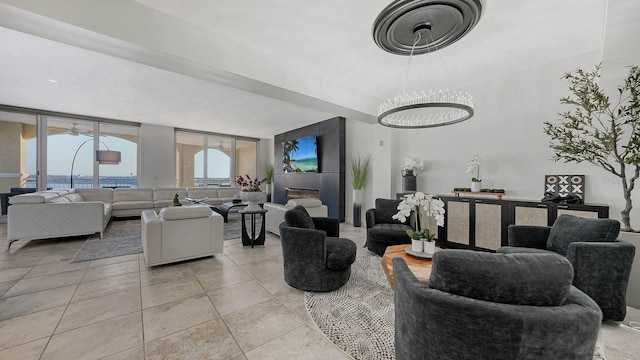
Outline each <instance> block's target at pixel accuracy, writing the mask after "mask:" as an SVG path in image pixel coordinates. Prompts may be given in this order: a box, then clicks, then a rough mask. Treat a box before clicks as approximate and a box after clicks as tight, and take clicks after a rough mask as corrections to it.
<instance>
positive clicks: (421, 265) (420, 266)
mask: <svg viewBox="0 0 640 360" xmlns="http://www.w3.org/2000/svg"><path fill="white" fill-rule="evenodd" d="M410 246H411V244H402V245H392V246H387V250H386V251H385V252H384V255H383V256H382V260H381V262H382V268H383V269H384V273H385V274H386V275H387V279H388V280H389V284H390V285H391V288H392V289H393V258H396V257H400V258H403V259H404V261H405V262H406V263H407V266H408V267H409V270H411V272H412V273H413V275H415V277H416V278H417V279H418V280H420V281H424V280H428V279H429V276H430V275H431V259H424V258H419V257H415V256H412V255H409V254H407V252H406V251H404V249H405V248H406V247H410ZM438 250H440V249H439V248H436V251H438Z"/></svg>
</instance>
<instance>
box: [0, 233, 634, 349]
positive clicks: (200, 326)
mask: <svg viewBox="0 0 640 360" xmlns="http://www.w3.org/2000/svg"><path fill="white" fill-rule="evenodd" d="M341 231H342V233H341V234H342V236H344V237H347V238H350V239H353V240H354V241H355V242H356V244H358V254H359V255H364V254H370V253H369V252H368V250H366V249H363V248H362V244H363V243H364V238H365V230H364V228H353V227H352V226H351V225H349V224H342V228H341ZM6 232H7V225H6V224H0V244H1V245H2V249H3V250H4V244H5V242H6V238H7V234H6ZM267 236H268V238H267V241H266V244H265V246H259V247H256V248H254V249H251V248H249V247H243V246H242V244H241V242H240V240H239V239H236V240H229V241H225V246H224V255H218V256H216V257H214V258H211V257H210V258H205V259H201V260H193V261H187V262H182V263H177V264H172V265H164V266H158V267H153V268H147V267H146V266H145V264H144V259H143V257H142V254H140V255H127V256H121V257H117V258H109V259H102V260H95V261H89V262H81V263H75V264H71V263H70V262H69V261H70V260H71V258H73V256H74V255H75V254H76V252H77V251H78V249H79V248H80V247H81V246H82V244H83V243H84V239H81V238H80V239H72V238H68V239H60V240H46V241H20V242H17V243H14V244H13V245H12V247H11V253H7V252H2V253H0V296H1V297H0V359H112V360H115V359H348V358H349V357H348V356H346V355H345V354H343V353H342V352H341V351H340V350H339V349H337V348H336V347H335V346H334V345H333V344H332V343H331V342H329V341H328V340H327V339H326V338H325V337H324V336H323V335H322V334H321V333H320V332H319V331H318V330H317V329H316V327H315V325H314V324H313V321H312V320H311V319H310V318H309V316H308V314H307V312H306V309H305V306H304V293H303V292H301V291H298V290H296V289H293V288H291V287H289V286H288V285H287V284H286V283H285V282H284V280H283V275H282V272H283V270H282V255H281V251H280V239H279V238H278V237H277V236H274V235H271V234H269V235H267ZM628 321H639V322H640V310H638V309H633V308H629V312H628V315H627V319H626V320H625V323H627V322H628ZM599 342H600V343H601V344H602V345H603V347H604V352H605V355H606V356H607V359H613V360H615V359H640V331H636V330H632V329H630V328H627V327H625V326H621V325H620V324H619V323H615V322H607V323H605V324H603V326H602V328H601V332H600V338H599Z"/></svg>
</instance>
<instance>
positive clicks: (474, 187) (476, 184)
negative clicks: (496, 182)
mask: <svg viewBox="0 0 640 360" xmlns="http://www.w3.org/2000/svg"><path fill="white" fill-rule="evenodd" d="M480 189H482V181H472V182H471V191H472V192H479V191H480Z"/></svg>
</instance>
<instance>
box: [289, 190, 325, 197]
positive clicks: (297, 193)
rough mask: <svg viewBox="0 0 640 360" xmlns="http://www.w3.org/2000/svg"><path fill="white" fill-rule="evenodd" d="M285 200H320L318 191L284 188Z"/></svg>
mask: <svg viewBox="0 0 640 360" xmlns="http://www.w3.org/2000/svg"><path fill="white" fill-rule="evenodd" d="M285 196H286V197H287V199H320V189H304V188H286V189H285Z"/></svg>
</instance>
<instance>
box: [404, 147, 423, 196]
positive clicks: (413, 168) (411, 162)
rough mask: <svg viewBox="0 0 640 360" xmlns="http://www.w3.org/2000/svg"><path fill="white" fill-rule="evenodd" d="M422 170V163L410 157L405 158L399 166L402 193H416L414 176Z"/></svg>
mask: <svg viewBox="0 0 640 360" xmlns="http://www.w3.org/2000/svg"><path fill="white" fill-rule="evenodd" d="M423 169H424V162H423V161H418V160H417V159H414V158H412V157H408V156H407V157H406V158H404V160H402V164H401V165H400V173H401V174H402V192H409V191H416V188H417V186H416V176H418V174H420V172H422V170H423Z"/></svg>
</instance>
